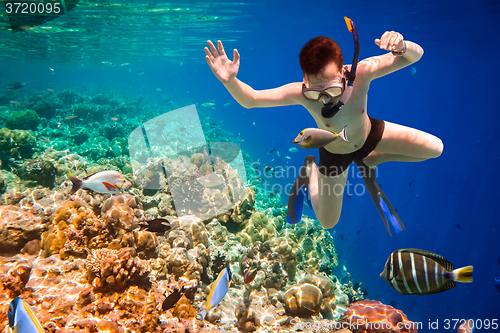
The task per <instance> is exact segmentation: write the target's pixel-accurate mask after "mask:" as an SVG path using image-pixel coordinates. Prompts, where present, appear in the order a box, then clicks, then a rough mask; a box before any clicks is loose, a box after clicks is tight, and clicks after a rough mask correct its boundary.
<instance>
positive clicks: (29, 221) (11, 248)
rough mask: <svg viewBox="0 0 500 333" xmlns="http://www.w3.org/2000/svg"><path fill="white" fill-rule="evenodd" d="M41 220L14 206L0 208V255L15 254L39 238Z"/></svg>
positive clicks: (41, 227) (41, 228)
mask: <svg viewBox="0 0 500 333" xmlns="http://www.w3.org/2000/svg"><path fill="white" fill-rule="evenodd" d="M41 222H42V219H41V218H40V217H38V216H35V215H33V214H31V213H30V212H29V211H27V210H25V209H22V208H19V207H16V206H11V205H7V206H0V253H15V252H17V251H19V250H20V249H21V248H22V247H23V246H24V245H25V244H26V243H28V242H29V241H31V240H33V239H37V238H39V237H40V235H41V233H42V231H43V225H42V223H41Z"/></svg>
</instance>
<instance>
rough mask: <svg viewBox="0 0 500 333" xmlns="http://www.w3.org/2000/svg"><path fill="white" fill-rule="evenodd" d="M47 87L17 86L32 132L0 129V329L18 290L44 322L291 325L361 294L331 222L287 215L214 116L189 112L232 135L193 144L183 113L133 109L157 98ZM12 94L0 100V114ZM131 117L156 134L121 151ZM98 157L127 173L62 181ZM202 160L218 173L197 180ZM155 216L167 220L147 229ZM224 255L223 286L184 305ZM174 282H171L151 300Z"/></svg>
mask: <svg viewBox="0 0 500 333" xmlns="http://www.w3.org/2000/svg"><path fill="white" fill-rule="evenodd" d="M53 88H54V90H52V89H49V90H48V91H46V90H43V91H41V92H40V91H38V92H37V93H35V94H33V95H31V96H26V97H22V98H17V97H15V98H16V100H19V101H21V102H22V106H23V107H27V108H29V109H31V110H34V111H36V113H38V114H39V115H40V117H42V118H40V119H39V122H40V123H39V125H38V127H36V128H33V132H31V131H23V130H9V129H7V128H4V129H0V159H1V160H0V166H1V167H2V170H1V173H0V194H2V192H4V193H3V194H2V195H1V198H0V199H1V202H2V206H0V217H1V218H0V224H1V225H0V252H2V253H5V254H7V255H11V257H8V258H2V257H0V282H2V285H1V286H0V295H4V297H3V298H2V297H0V331H2V332H3V331H4V330H5V329H6V328H5V325H6V317H5V313H6V311H7V308H8V305H9V301H10V298H13V297H16V296H20V297H22V298H24V299H25V300H26V301H27V302H28V303H29V304H30V305H31V306H32V307H33V309H34V311H35V312H36V314H37V315H38V317H39V318H40V321H41V322H42V325H43V326H44V328H45V329H46V330H47V331H50V332H55V331H61V332H73V333H80V332H82V333H83V332H98V331H102V332H144V333H146V332H164V333H165V332H182V333H186V332H195V331H196V332H219V331H222V330H224V331H227V332H235V333H236V332H237V331H238V330H239V331H242V332H270V331H273V332H278V331H280V330H281V331H290V330H293V325H292V319H297V320H299V319H300V320H303V321H304V322H305V321H307V320H315V321H323V322H334V321H333V320H335V319H338V318H339V317H340V313H342V312H343V311H344V310H345V309H346V308H347V307H348V305H349V303H350V302H351V301H353V300H356V299H359V298H362V292H361V291H360V288H359V285H358V284H356V287H354V286H353V283H352V281H351V277H350V275H349V274H348V272H347V270H346V269H345V268H344V270H340V269H338V270H337V271H339V274H341V273H342V276H338V279H335V278H334V276H333V273H334V272H336V271H334V268H335V267H336V266H337V265H338V257H337V254H336V252H335V246H334V244H333V241H332V239H331V236H330V234H329V233H328V232H327V231H325V230H324V229H323V228H322V227H321V225H320V224H319V223H318V222H317V221H315V220H312V219H308V218H305V219H303V221H302V223H300V224H297V225H288V224H287V223H286V222H285V213H286V207H285V206H284V205H283V203H282V202H281V197H280V193H279V192H278V191H269V190H268V189H266V187H265V186H263V184H262V183H261V180H259V178H258V177H255V176H256V175H255V173H256V170H255V169H254V168H252V167H250V163H251V161H250V157H249V156H248V155H247V154H244V153H243V152H242V151H241V149H240V148H239V147H238V145H237V144H235V143H233V142H234V135H233V134H232V133H229V132H227V131H225V130H224V129H223V128H222V127H221V126H220V124H219V123H216V122H214V121H213V120H210V119H209V118H207V117H206V115H204V116H203V117H200V122H201V124H202V127H203V132H205V133H201V132H202V131H200V133H201V134H202V135H201V136H202V137H205V136H206V137H207V138H208V139H209V140H211V141H221V140H222V141H224V140H227V141H233V142H208V143H204V144H200V143H199V142H198V141H196V139H197V138H196V133H195V132H196V131H195V129H194V128H193V126H192V125H191V124H189V123H188V124H186V123H185V119H177V120H175V121H172V122H166V123H161V124H160V123H157V124H156V123H153V124H147V123H146V122H144V121H142V120H138V119H137V117H141V119H146V118H150V117H153V116H154V115H157V114H162V113H164V112H165V110H164V109H162V108H159V107H158V106H155V105H154V103H151V102H148V103H143V104H142V105H141V103H142V99H141V98H134V97H129V96H123V95H120V94H116V93H112V92H106V93H99V94H97V95H94V96H92V95H91V94H90V93H89V91H87V92H86V94H85V95H83V94H81V93H79V92H78V91H75V90H71V89H63V90H58V89H57V88H56V87H53ZM87 93H88V94H87ZM11 99H12V98H10V99H8V100H11ZM164 101H165V105H168V109H169V110H170V109H172V108H175V107H176V106H177V104H176V102H172V101H169V100H164ZM14 107H15V108H16V109H17V110H20V107H18V106H17V104H16V105H13V106H11V107H10V108H2V107H0V122H3V123H5V122H7V120H8V117H9V114H10V113H12V109H13V108H14ZM2 110H3V111H2ZM200 114H201V112H200ZM181 118H182V117H181ZM141 123H143V124H146V129H147V131H148V134H150V133H154V131H155V130H158V131H157V132H156V133H157V134H158V135H157V137H154V136H151V135H150V136H149V140H150V143H151V151H150V152H148V151H147V150H146V149H144V151H139V152H136V153H133V149H132V147H131V148H130V151H131V153H132V155H131V156H130V157H129V156H128V153H129V147H128V144H129V139H130V137H128V135H129V134H130V133H131V132H132V131H134V130H135V129H136V128H137V127H138V126H139V125H140V124H141ZM137 132H138V133H137V134H139V139H143V133H142V131H140V128H139V131H137ZM203 134H204V135H203ZM130 135H131V134H130ZM132 139H134V138H132ZM132 142H133V140H132ZM204 148H205V149H206V150H207V151H209V152H210V154H212V155H209V156H208V158H207V156H206V154H203V153H201V152H204ZM236 157H238V160H237V159H236ZM240 157H242V158H240ZM240 160H241V161H240ZM103 170H119V171H121V172H122V173H123V174H124V175H125V176H126V177H128V178H130V179H133V182H134V185H133V187H132V188H130V189H129V190H128V193H123V194H119V195H109V194H99V193H95V192H91V191H88V190H83V191H79V192H78V193H77V194H75V195H70V194H69V191H70V188H71V183H70V182H69V181H68V179H67V177H66V174H67V173H69V172H71V173H73V174H75V175H78V176H79V177H83V176H85V175H90V174H92V173H95V172H98V171H103ZM244 171H246V172H247V175H248V176H250V183H251V184H253V185H252V187H247V186H245V185H246V184H244V182H246V179H245V177H244V176H243V175H242V172H244ZM207 172H208V173H210V172H213V173H215V174H216V175H217V177H218V178H219V181H223V184H220V182H219V184H216V185H213V184H207V183H206V182H201V181H200V179H199V178H200V177H204V176H205V175H206V173H207ZM212 185H213V186H212ZM156 218H162V219H168V221H169V224H170V229H164V230H161V231H160V230H157V231H155V232H153V231H151V230H146V229H145V228H144V226H145V225H147V223H146V221H150V220H153V219H156ZM225 267H228V268H230V269H231V271H232V272H233V274H232V280H231V284H230V288H229V291H228V293H227V295H226V296H225V297H224V299H223V300H222V301H221V302H220V304H219V305H218V306H217V307H216V308H215V309H214V311H211V313H209V314H207V316H206V317H205V320H204V321H200V320H197V319H195V317H196V314H197V313H198V312H199V311H200V310H201V309H202V308H203V307H204V306H205V305H206V302H207V298H208V295H209V292H210V286H211V285H212V284H213V282H214V281H215V280H216V278H217V276H218V274H219V273H220V272H221V271H222V269H224V268H225ZM247 269H254V270H255V272H256V275H255V278H254V279H253V280H252V281H250V280H247V281H244V279H243V275H244V272H245V270H247ZM344 272H345V274H344ZM245 282H247V283H245ZM175 290H178V291H179V290H183V295H182V296H181V297H180V299H179V301H178V302H177V303H175V304H173V305H172V307H171V308H170V309H168V310H166V311H163V310H162V304H163V302H164V300H165V299H166V298H167V297H168V296H169V295H171V294H172V293H173V292H174V291H175ZM7 297H9V298H7ZM295 316H296V317H300V318H295ZM303 331H305V332H307V330H305V329H304V330H303Z"/></svg>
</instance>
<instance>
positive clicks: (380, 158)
mask: <svg viewBox="0 0 500 333" xmlns="http://www.w3.org/2000/svg"><path fill="white" fill-rule="evenodd" d="M425 160H428V158H425V157H413V156H406V155H396V154H383V153H377V152H376V151H373V152H371V153H370V155H368V156H367V157H365V159H364V160H363V162H365V163H366V164H367V165H368V166H370V167H374V166H377V165H379V164H381V163H385V162H422V161H425Z"/></svg>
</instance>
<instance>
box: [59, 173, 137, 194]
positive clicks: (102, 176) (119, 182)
mask: <svg viewBox="0 0 500 333" xmlns="http://www.w3.org/2000/svg"><path fill="white" fill-rule="evenodd" d="M68 178H69V179H70V180H71V182H72V183H73V187H72V188H71V194H73V193H75V192H76V191H78V190H79V189H81V188H86V189H89V190H92V191H94V192H98V193H119V192H121V191H124V190H126V189H127V188H129V187H130V186H132V183H131V182H129V181H128V180H127V179H126V178H125V177H124V176H123V175H122V174H121V173H119V172H118V171H112V170H110V171H99V172H96V173H94V174H93V175H90V176H88V177H85V178H83V180H81V179H78V178H76V176H74V175H73V174H71V173H68Z"/></svg>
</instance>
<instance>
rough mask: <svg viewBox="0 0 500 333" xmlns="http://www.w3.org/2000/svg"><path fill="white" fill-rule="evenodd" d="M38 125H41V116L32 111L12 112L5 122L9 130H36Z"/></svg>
mask: <svg viewBox="0 0 500 333" xmlns="http://www.w3.org/2000/svg"><path fill="white" fill-rule="evenodd" d="M38 124H40V116H39V115H38V113H36V111H33V110H30V109H25V110H22V111H16V112H12V113H11V114H10V115H9V116H8V117H7V120H6V121H5V126H6V127H7V128H9V129H19V130H35V129H36V128H37V126H38Z"/></svg>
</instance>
